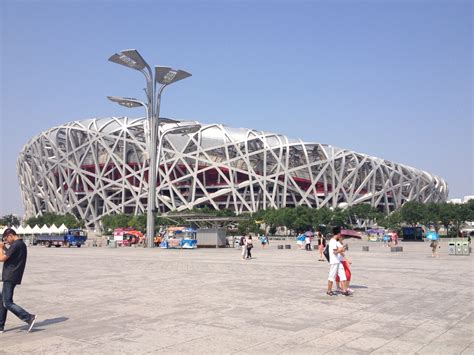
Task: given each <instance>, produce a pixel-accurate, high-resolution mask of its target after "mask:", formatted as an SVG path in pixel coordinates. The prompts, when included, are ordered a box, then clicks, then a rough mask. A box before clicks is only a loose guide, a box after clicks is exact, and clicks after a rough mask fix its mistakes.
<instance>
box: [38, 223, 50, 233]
mask: <svg viewBox="0 0 474 355" xmlns="http://www.w3.org/2000/svg"><path fill="white" fill-rule="evenodd" d="M40 233H41V234H50V233H51V231H50V229H49V227H48V226H47V225H46V224H43V227H41V229H40Z"/></svg>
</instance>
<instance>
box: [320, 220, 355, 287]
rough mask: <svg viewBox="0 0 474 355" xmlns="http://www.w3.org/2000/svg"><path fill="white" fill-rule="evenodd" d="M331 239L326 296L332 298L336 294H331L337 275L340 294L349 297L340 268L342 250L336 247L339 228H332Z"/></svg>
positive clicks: (342, 269)
mask: <svg viewBox="0 0 474 355" xmlns="http://www.w3.org/2000/svg"><path fill="white" fill-rule="evenodd" d="M332 233H333V237H332V238H331V240H330V241H329V275H328V288H327V291H326V294H327V295H328V296H334V295H336V293H334V292H332V285H333V284H334V281H335V279H336V275H339V279H340V280H341V287H342V294H343V295H344V296H350V295H351V294H350V293H349V292H347V290H346V273H345V272H344V267H343V266H342V263H341V260H342V256H341V253H344V248H343V247H342V248H341V247H340V246H338V241H339V239H340V238H341V227H334V228H333V229H332Z"/></svg>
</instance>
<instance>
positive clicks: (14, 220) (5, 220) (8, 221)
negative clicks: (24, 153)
mask: <svg viewBox="0 0 474 355" xmlns="http://www.w3.org/2000/svg"><path fill="white" fill-rule="evenodd" d="M19 224H20V220H19V219H18V217H17V216H15V215H12V214H8V215H6V216H3V217H2V218H0V225H1V226H18V225H19Z"/></svg>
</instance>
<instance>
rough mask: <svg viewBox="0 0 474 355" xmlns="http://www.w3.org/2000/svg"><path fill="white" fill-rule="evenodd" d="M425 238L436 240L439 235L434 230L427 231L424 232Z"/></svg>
mask: <svg viewBox="0 0 474 355" xmlns="http://www.w3.org/2000/svg"><path fill="white" fill-rule="evenodd" d="M426 239H428V240H438V239H439V235H438V233H436V232H435V231H429V232H428V233H426Z"/></svg>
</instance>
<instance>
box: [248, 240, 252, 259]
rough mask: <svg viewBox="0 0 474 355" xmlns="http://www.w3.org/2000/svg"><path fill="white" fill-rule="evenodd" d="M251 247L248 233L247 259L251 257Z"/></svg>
mask: <svg viewBox="0 0 474 355" xmlns="http://www.w3.org/2000/svg"><path fill="white" fill-rule="evenodd" d="M252 248H253V240H252V236H251V235H249V237H248V238H247V259H252Z"/></svg>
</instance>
